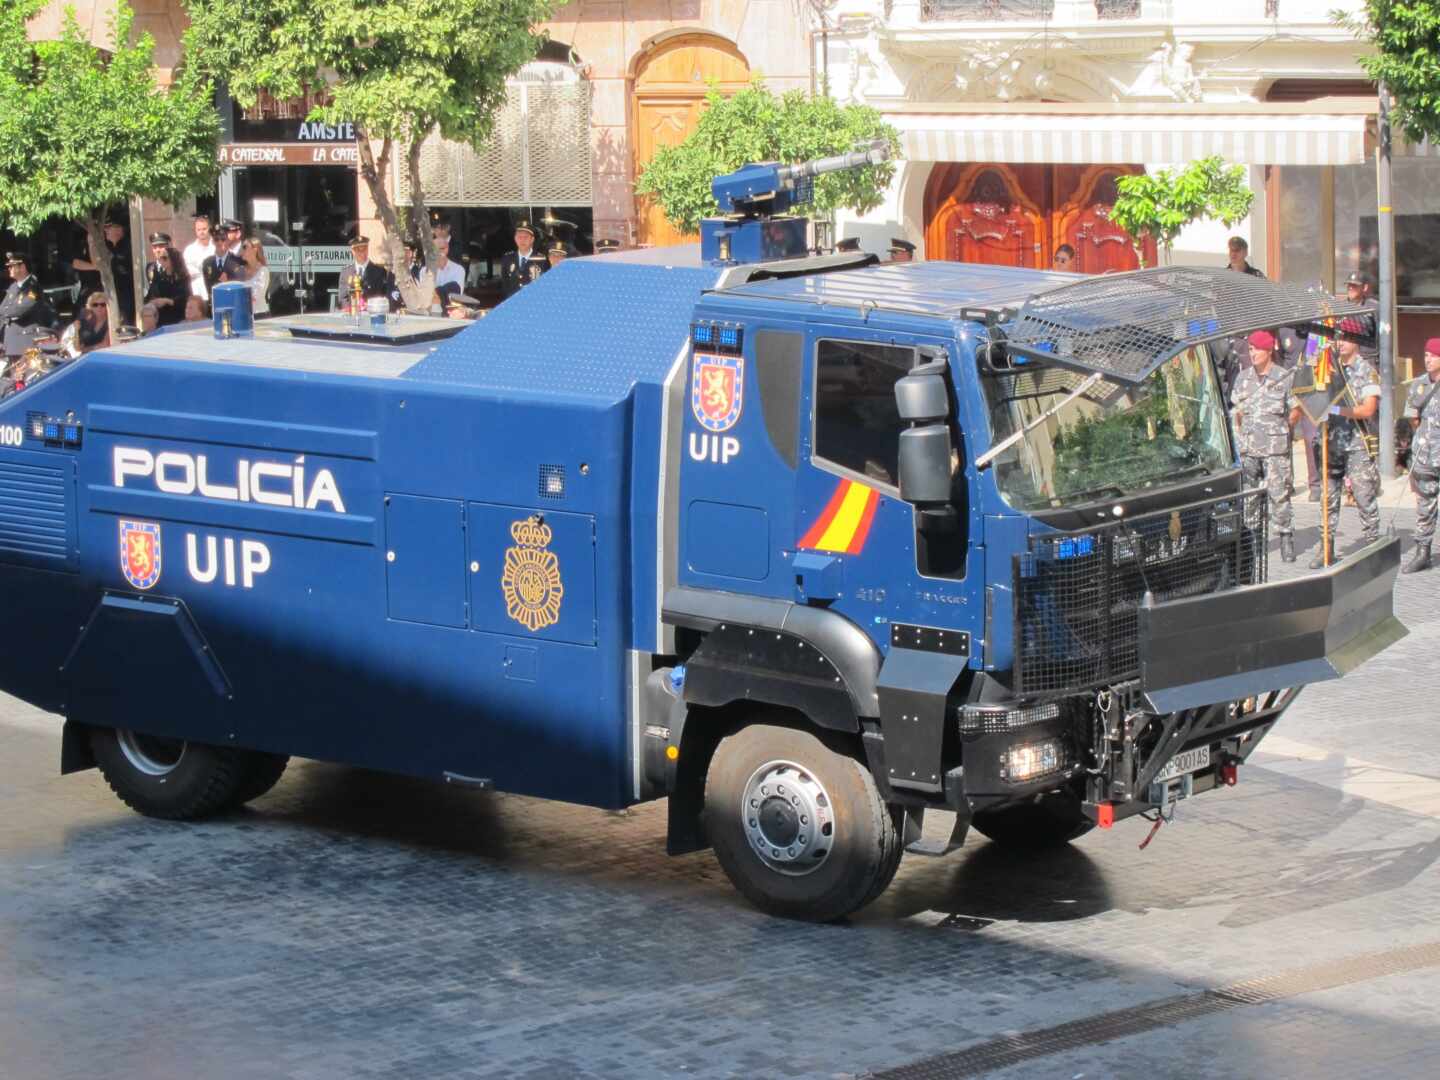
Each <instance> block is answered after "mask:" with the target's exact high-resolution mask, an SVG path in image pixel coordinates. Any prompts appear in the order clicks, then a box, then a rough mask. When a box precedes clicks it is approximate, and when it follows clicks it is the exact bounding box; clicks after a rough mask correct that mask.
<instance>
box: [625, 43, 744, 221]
mask: <svg viewBox="0 0 1440 1080" xmlns="http://www.w3.org/2000/svg"><path fill="white" fill-rule="evenodd" d="M749 81H750V66H749V65H748V64H747V63H746V62H745V58H744V57H743V56H741V55H740V54H739V53H738V52H737V51H735V48H734V46H732V45H730V44H729V43H728V42H725V41H722V40H720V39H719V38H712V37H708V36H706V35H704V34H689V35H686V36H684V37H679V38H672V39H671V40H669V41H665V42H662V43H661V44H659V45H657V46H656V47H655V49H654V50H653V51H652V52H651V53H649V55H647V56H645V57H643V58H642V59H641V61H640V64H639V66H638V67H637V68H636V71H635V84H634V89H635V92H634V96H633V99H632V100H633V106H632V112H631V125H630V131H631V140H630V145H631V147H632V148H633V152H634V155H635V173H634V175H635V176H636V177H638V176H639V175H640V173H641V172H642V171H643V170H644V168H645V166H646V164H648V163H649V161H650V159H651V158H653V157H654V156H655V152H656V151H657V150H659V149H660V148H661V147H665V146H674V145H675V144H676V143H678V142H681V141H682V140H684V138H685V137H686V136H687V135H689V134H690V133H691V132H692V131H694V130H695V125H696V124H697V123H699V120H700V112H701V110H702V109H703V108H704V106H705V95H706V94H707V93H708V92H709V90H710V87H711V85H712V84H713V85H714V86H715V87H716V88H717V89H718V90H719V91H720V92H721V93H722V94H727V95H728V94H733V93H735V92H736V91H737V90H740V89H742V88H743V87H744V86H746V85H747V84H748V83H749ZM635 210H636V218H637V226H638V231H639V242H640V243H641V244H647V245H653V246H658V245H662V244H683V243H685V242H686V241H689V240H693V239H694V236H693V235H692V236H686V235H684V234H683V233H680V232H678V231H677V230H675V229H674V228H673V227H672V226H671V225H670V223H669V222H668V221H666V220H665V215H664V213H663V212H662V211H661V210H660V208H659V207H658V206H656V205H654V204H653V203H652V202H651V201H650V200H648V199H640V198H637V199H636V207H635Z"/></svg>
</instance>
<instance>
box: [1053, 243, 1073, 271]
mask: <svg viewBox="0 0 1440 1080" xmlns="http://www.w3.org/2000/svg"><path fill="white" fill-rule="evenodd" d="M1051 265H1052V266H1053V267H1054V268H1055V269H1056V270H1064V271H1066V272H1067V273H1072V272H1074V271H1075V270H1076V269H1077V267H1076V266H1075V249H1074V248H1073V247H1071V246H1070V245H1069V244H1061V245H1060V246H1059V247H1058V248H1056V249H1055V258H1054V259H1053V260H1051Z"/></svg>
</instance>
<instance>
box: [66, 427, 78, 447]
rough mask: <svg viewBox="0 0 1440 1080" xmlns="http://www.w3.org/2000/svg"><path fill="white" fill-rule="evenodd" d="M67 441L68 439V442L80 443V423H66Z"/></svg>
mask: <svg viewBox="0 0 1440 1080" xmlns="http://www.w3.org/2000/svg"><path fill="white" fill-rule="evenodd" d="M65 441H66V442H67V443H78V442H79V441H80V425H79V424H66V425H65Z"/></svg>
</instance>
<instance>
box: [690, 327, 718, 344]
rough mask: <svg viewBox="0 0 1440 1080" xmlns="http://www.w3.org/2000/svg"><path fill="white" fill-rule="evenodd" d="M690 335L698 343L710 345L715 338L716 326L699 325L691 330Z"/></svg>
mask: <svg viewBox="0 0 1440 1080" xmlns="http://www.w3.org/2000/svg"><path fill="white" fill-rule="evenodd" d="M690 336H691V340H693V341H694V342H695V344H696V345H709V344H711V343H712V342H713V341H714V340H715V328H714V327H713V326H705V325H697V326H696V327H695V328H694V329H693V330H692V331H691V334H690Z"/></svg>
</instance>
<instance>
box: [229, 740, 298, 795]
mask: <svg viewBox="0 0 1440 1080" xmlns="http://www.w3.org/2000/svg"><path fill="white" fill-rule="evenodd" d="M246 757H247V758H248V760H247V762H246V770H247V771H246V775H245V779H244V780H243V781H242V782H241V784H240V788H239V790H238V791H236V792H235V797H234V798H233V799H231V800H230V803H229V805H230V806H237V807H238V806H244V805H245V804H246V803H249V802H254V801H255V800H256V799H258V798H260V796H262V795H264V794H265V793H266V792H268V791H269V790H270V789H271V788H273V787H274V786H275V785H276V784H278V783H279V782H280V777H282V776H284V775H285V766H287V765H289V764H290V756H289V755H288V754H265V753H261V752H260V751H258V750H252V751H251V752H250V753H248V754H247V755H246Z"/></svg>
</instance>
